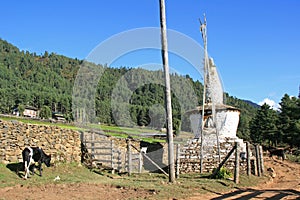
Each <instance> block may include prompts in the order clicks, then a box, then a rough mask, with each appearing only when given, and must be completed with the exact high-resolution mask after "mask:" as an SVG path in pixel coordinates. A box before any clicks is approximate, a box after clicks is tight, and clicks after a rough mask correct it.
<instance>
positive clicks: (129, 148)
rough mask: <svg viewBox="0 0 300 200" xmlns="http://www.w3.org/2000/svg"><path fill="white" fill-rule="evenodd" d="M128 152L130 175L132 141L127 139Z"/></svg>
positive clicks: (129, 170)
mask: <svg viewBox="0 0 300 200" xmlns="http://www.w3.org/2000/svg"><path fill="white" fill-rule="evenodd" d="M127 154H128V175H129V176H130V175H131V172H132V154H131V141H130V139H127Z"/></svg>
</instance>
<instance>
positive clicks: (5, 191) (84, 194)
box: [0, 183, 151, 200]
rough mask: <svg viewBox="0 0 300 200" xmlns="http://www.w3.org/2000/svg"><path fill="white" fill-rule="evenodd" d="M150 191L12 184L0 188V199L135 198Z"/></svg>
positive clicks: (111, 199) (94, 185)
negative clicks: (11, 185) (12, 185)
mask: <svg viewBox="0 0 300 200" xmlns="http://www.w3.org/2000/svg"><path fill="white" fill-rule="evenodd" d="M149 195H151V191H145V190H133V189H131V190H128V189H126V188H122V187H110V186H106V185H100V184H82V183H78V184H51V185H45V186H38V187H37V186H35V187H27V186H26V187H24V186H14V187H6V188H1V189H0V200H4V199H5V200H6V199H7V200H11V199H13V200H18V199H22V200H25V199H26V200H29V199H30V200H31V199H43V200H53V199H55V200H65V199H70V200H71V199H72V200H73V199H84V200H85V199H87V200H88V199H105V200H117V199H135V198H146V197H147V196H149Z"/></svg>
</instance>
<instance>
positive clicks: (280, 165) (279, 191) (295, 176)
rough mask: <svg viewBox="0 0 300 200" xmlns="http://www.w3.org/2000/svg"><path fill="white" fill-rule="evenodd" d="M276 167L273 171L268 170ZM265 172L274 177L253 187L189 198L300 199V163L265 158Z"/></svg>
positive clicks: (191, 199)
mask: <svg viewBox="0 0 300 200" xmlns="http://www.w3.org/2000/svg"><path fill="white" fill-rule="evenodd" d="M268 168H272V169H274V171H275V172H274V171H273V172H270V170H269V171H267V169H268ZM265 174H269V175H270V176H273V177H274V178H271V180H270V181H269V182H267V183H264V184H261V185H259V186H256V187H252V188H238V189H236V190H234V191H232V192H230V193H225V194H220V193H218V194H216V193H210V194H205V195H203V194H199V195H197V196H194V197H192V198H189V200H196V199H213V200H221V199H222V200H223V199H226V200H230V199H275V200H276V199H300V164H297V163H292V162H289V161H282V160H278V159H275V158H274V159H272V158H268V157H266V158H265Z"/></svg>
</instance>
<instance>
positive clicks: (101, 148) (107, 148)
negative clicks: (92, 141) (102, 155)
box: [86, 146, 111, 150]
mask: <svg viewBox="0 0 300 200" xmlns="http://www.w3.org/2000/svg"><path fill="white" fill-rule="evenodd" d="M86 148H87V149H94V150H96V149H100V150H111V147H93V146H91V147H86Z"/></svg>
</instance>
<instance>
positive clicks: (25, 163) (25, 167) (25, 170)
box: [24, 161, 28, 179]
mask: <svg viewBox="0 0 300 200" xmlns="http://www.w3.org/2000/svg"><path fill="white" fill-rule="evenodd" d="M24 172H25V176H24V179H27V174H28V170H27V161H25V162H24Z"/></svg>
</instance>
